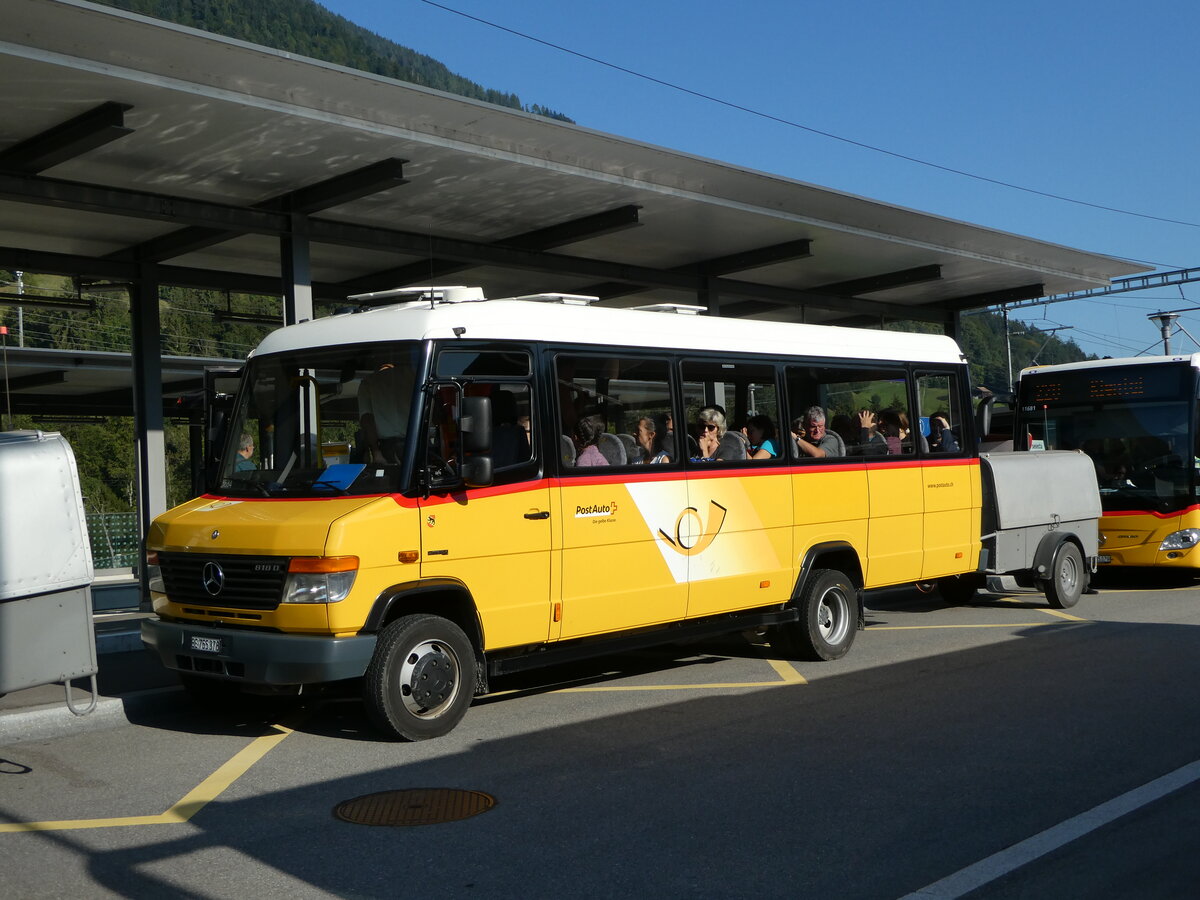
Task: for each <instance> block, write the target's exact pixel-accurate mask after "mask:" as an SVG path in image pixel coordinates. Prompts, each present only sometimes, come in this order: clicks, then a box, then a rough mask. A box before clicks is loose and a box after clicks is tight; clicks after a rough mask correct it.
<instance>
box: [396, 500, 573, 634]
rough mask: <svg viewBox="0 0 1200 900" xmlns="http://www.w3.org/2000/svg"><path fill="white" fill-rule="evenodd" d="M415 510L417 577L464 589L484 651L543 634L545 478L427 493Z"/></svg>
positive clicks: (546, 627)
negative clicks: (480, 629)
mask: <svg viewBox="0 0 1200 900" xmlns="http://www.w3.org/2000/svg"><path fill="white" fill-rule="evenodd" d="M420 505H421V577H422V578H423V579H425V578H439V577H444V578H448V579H451V580H453V581H456V582H461V583H462V584H464V585H465V586H466V588H467V590H468V591H470V593H471V597H472V598H473V599H474V601H475V607H476V609H477V610H478V611H479V619H480V624H481V625H482V627H483V636H484V641H485V648H486V649H488V650H495V649H497V648H500V647H513V646H517V645H520V644H534V643H541V642H542V641H545V640H546V638H547V636H548V635H549V631H550V618H551V616H550V613H551V610H550V551H551V546H550V542H551V533H550V526H551V520H550V515H549V514H550V512H551V507H550V489H549V487H547V484H546V481H545V480H544V479H538V480H536V481H530V482H527V483H518V484H511V485H505V486H504V487H492V488H479V489H475V490H466V491H461V492H456V493H452V494H444V495H440V496H439V495H436V494H434V495H432V496H430V497H429V498H428V499H426V500H422V501H420Z"/></svg>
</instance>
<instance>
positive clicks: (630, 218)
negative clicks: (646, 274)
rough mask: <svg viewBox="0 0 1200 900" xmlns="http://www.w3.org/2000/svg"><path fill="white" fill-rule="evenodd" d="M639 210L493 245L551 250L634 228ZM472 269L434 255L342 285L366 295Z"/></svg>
mask: <svg viewBox="0 0 1200 900" xmlns="http://www.w3.org/2000/svg"><path fill="white" fill-rule="evenodd" d="M639 209H641V207H639V206H634V205H629V206H618V207H616V208H615V209H610V210H606V211H605V212H601V213H595V214H594V215H590V216H581V217H580V218H578V219H572V220H570V221H569V222H560V223H559V224H557V225H550V226H548V227H546V228H538V229H536V230H534V231H527V232H525V233H524V234H516V235H513V236H511V237H506V238H502V239H501V240H498V241H492V242H491V244H490V246H493V247H512V248H514V249H520V250H549V249H551V248H553V247H561V246H564V245H566V244H573V243H577V242H579V241H584V240H588V239H589V238H594V237H599V236H600V235H604V234H612V233H613V232H615V231H623V230H625V229H626V228H634V227H636V226H637V225H639V224H640V222H639V220H638V210H639ZM470 268H472V265H471V264H470V263H465V262H461V261H457V260H445V259H433V258H431V259H430V260H429V261H428V262H419V263H411V264H409V265H407V266H397V267H396V268H394V269H386V270H384V271H381V272H373V273H372V274H370V275H367V276H364V277H361V278H355V279H353V280H352V281H348V282H346V283H345V284H344V285H343V288H344V289H345V292H346V294H365V293H368V292H370V291H377V290H387V289H388V288H393V287H403V286H404V285H408V284H415V283H417V282H421V283H425V282H427V281H433V280H436V279H438V278H442V277H444V276H446V275H452V274H454V273H455V272H462V271H464V270H466V269H470Z"/></svg>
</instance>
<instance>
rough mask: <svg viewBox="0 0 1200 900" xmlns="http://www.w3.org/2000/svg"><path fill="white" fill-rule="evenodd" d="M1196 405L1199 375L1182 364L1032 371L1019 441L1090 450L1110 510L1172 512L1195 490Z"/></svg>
mask: <svg viewBox="0 0 1200 900" xmlns="http://www.w3.org/2000/svg"><path fill="white" fill-rule="evenodd" d="M1195 406H1196V385H1195V375H1194V373H1193V370H1192V369H1191V367H1190V366H1189V365H1187V364H1183V363H1180V364H1169V363H1168V364H1163V365H1149V364H1147V365H1136V366H1097V367H1096V368H1094V369H1076V370H1067V371H1050V372H1028V373H1025V374H1024V375H1023V376H1022V377H1021V385H1020V406H1019V415H1020V425H1019V426H1018V431H1017V434H1018V435H1019V436H1020V437H1019V438H1018V442H1020V441H1022V440H1023V441H1024V442H1025V444H1026V446H1027V448H1028V449H1031V450H1082V451H1083V452H1085V453H1086V454H1087V455H1088V456H1090V457H1091V458H1092V462H1093V463H1094V464H1095V466H1096V479H1097V482H1098V484H1099V488H1100V500H1101V504H1102V506H1103V508H1104V509H1105V510H1132V509H1154V510H1157V511H1160V512H1170V511H1174V510H1177V509H1180V508H1182V507H1183V506H1185V505H1187V504H1188V503H1190V502H1191V499H1192V498H1193V497H1194V496H1195V484H1196V479H1195V468H1196V462H1197V458H1198V456H1197V447H1196V440H1195V437H1194V434H1193V428H1194V424H1193V423H1194V421H1195V419H1194V408H1195Z"/></svg>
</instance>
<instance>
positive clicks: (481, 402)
mask: <svg viewBox="0 0 1200 900" xmlns="http://www.w3.org/2000/svg"><path fill="white" fill-rule="evenodd" d="M459 429H460V431H461V433H462V442H463V450H464V451H465V452H467V453H487V452H489V451H490V450H491V449H492V400H491V398H490V397H463V398H462V421H461V422H460V423H459Z"/></svg>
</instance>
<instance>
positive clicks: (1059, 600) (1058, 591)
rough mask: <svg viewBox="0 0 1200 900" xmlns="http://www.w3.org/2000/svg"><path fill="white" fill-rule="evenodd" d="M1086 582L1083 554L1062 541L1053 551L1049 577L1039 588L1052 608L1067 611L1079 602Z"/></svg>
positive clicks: (1073, 546)
mask: <svg viewBox="0 0 1200 900" xmlns="http://www.w3.org/2000/svg"><path fill="white" fill-rule="evenodd" d="M1086 580H1087V570H1086V569H1085V568H1084V565H1083V554H1082V553H1080V552H1079V548H1078V547H1076V546H1075V545H1074V544H1072V543H1071V542H1070V541H1063V542H1062V543H1061V544H1059V545H1058V549H1057V550H1055V551H1054V561H1053V562H1052V563H1051V564H1050V577H1049V578H1047V579H1046V580H1045V581H1043V582H1042V585H1041V587H1042V590H1043V592H1044V593H1045V594H1046V599H1047V600H1049V601H1050V605H1051V606H1052V607H1054V608H1055V609H1069V608H1070V607H1072V606H1074V605H1075V604H1076V603H1078V602H1079V597H1080V595H1081V594H1082V593H1083V588H1084V582H1085V581H1086Z"/></svg>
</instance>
